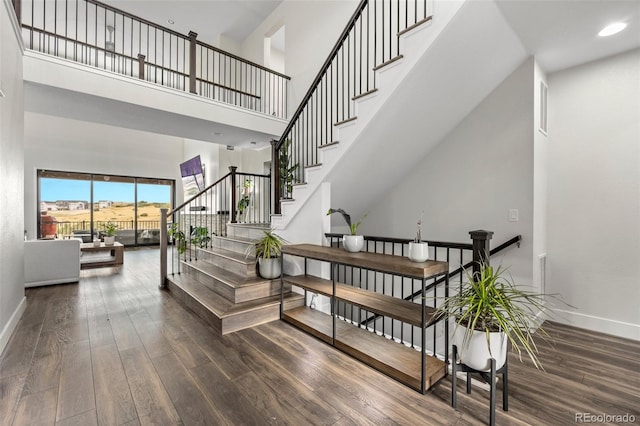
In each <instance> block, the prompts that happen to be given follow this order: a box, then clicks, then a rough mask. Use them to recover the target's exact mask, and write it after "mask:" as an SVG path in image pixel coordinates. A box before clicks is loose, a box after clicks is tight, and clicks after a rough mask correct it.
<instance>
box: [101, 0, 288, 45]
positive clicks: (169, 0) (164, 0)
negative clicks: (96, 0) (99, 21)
mask: <svg viewBox="0 0 640 426" xmlns="http://www.w3.org/2000/svg"><path fill="white" fill-rule="evenodd" d="M102 1H103V2H104V3H107V4H109V5H111V6H114V7H117V8H119V9H122V10H124V11H126V12H129V13H132V14H134V15H137V16H138V17H140V18H144V19H146V20H148V21H151V22H154V23H156V24H158V25H162V26H164V27H167V28H170V29H172V30H174V31H177V32H179V33H182V34H184V35H187V34H188V33H189V31H195V32H196V33H198V40H202V41H203V42H205V43H209V44H216V43H217V41H218V37H219V35H220V34H222V35H224V36H226V37H229V38H231V39H233V40H235V41H236V42H242V41H244V40H245V39H246V38H247V36H249V35H250V34H251V33H252V32H253V31H254V30H255V29H256V28H257V27H258V25H260V24H261V23H262V22H263V21H264V20H265V18H266V17H267V16H269V15H270V14H271V12H273V10H274V9H275V8H276V7H278V5H279V4H280V3H281V2H282V0H102ZM169 19H171V20H172V21H174V24H169V22H168V20H169Z"/></svg>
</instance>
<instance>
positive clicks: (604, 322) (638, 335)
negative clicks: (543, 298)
mask: <svg viewBox="0 0 640 426" xmlns="http://www.w3.org/2000/svg"><path fill="white" fill-rule="evenodd" d="M554 312H556V313H557V316H554V317H553V319H552V320H553V321H555V322H559V323H562V324H567V325H573V326H575V327H579V328H586V329H587V330H593V331H597V332H600V333H606V334H611V335H613V336H618V337H623V338H625V339H632V340H640V324H632V323H628V322H623V321H616V320H612V319H608V318H600V317H596V316H593V315H585V314H581V313H578V312H570V311H563V310H560V309H556V310H554Z"/></svg>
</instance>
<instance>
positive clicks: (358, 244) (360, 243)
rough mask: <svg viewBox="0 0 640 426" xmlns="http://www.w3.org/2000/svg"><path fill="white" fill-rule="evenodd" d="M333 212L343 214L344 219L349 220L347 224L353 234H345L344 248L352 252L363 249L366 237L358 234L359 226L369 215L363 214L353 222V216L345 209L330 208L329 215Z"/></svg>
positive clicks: (343, 238) (343, 237)
mask: <svg viewBox="0 0 640 426" xmlns="http://www.w3.org/2000/svg"><path fill="white" fill-rule="evenodd" d="M333 213H340V214H342V217H343V218H344V221H345V222H347V226H348V227H349V230H350V231H351V234H345V235H343V236H342V245H343V246H344V249H345V250H346V251H349V252H352V253H355V252H358V251H360V250H362V248H363V247H364V237H363V236H362V235H357V232H358V226H360V224H361V223H362V221H363V220H364V219H365V218H366V217H367V214H366V213H365V214H363V215H362V217H361V218H360V220H358V221H357V222H356V223H351V216H350V215H349V214H347V212H345V211H344V210H342V209H329V211H328V212H327V216H329V215H331V214H333Z"/></svg>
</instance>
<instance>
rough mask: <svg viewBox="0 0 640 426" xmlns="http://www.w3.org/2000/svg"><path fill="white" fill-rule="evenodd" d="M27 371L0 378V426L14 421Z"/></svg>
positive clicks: (5, 425)
mask: <svg viewBox="0 0 640 426" xmlns="http://www.w3.org/2000/svg"><path fill="white" fill-rule="evenodd" d="M26 375H27V372H23V373H20V374H16V375H13V376H7V377H2V378H0V413H2V415H0V426H9V425H10V424H12V422H13V417H14V416H15V413H16V409H17V408H18V402H19V401H20V395H21V394H22V388H23V386H24V382H25V376H26Z"/></svg>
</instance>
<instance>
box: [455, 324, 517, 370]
mask: <svg viewBox="0 0 640 426" xmlns="http://www.w3.org/2000/svg"><path fill="white" fill-rule="evenodd" d="M466 331H467V329H466V327H463V326H458V328H457V329H456V331H455V333H454V334H453V342H454V344H455V345H456V346H457V347H458V354H459V356H460V362H461V363H463V364H465V365H467V366H469V367H471V368H473V369H474V370H478V371H490V370H491V358H493V359H495V360H496V370H499V369H500V368H502V366H503V365H504V363H505V361H506V360H507V335H506V334H504V333H499V332H496V333H489V345H487V336H486V334H485V333H484V332H482V331H477V330H475V331H474V332H473V334H471V336H470V337H469V339H467V341H466V342H465V341H464V336H465V333H466ZM489 348H491V352H489Z"/></svg>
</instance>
